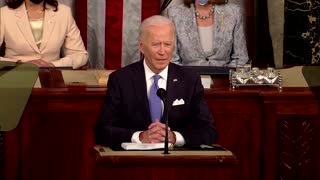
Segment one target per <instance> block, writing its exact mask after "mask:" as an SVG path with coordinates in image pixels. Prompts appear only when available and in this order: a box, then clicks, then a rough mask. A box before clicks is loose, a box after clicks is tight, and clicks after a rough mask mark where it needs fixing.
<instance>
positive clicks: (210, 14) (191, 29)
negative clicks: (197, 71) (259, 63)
mask: <svg viewBox="0 0 320 180" xmlns="http://www.w3.org/2000/svg"><path fill="white" fill-rule="evenodd" d="M167 13H168V17H169V18H170V19H171V20H172V21H173V22H174V24H175V26H176V34H177V39H176V51H175V52H176V53H175V57H174V58H173V62H174V63H176V64H180V65H192V66H219V67H224V66H228V67H235V66H236V65H237V64H245V63H246V62H247V61H248V59H249V58H248V52H247V45H246V38H245V34H244V28H243V19H242V13H241V10H240V8H239V6H237V5H235V4H227V2H225V0H222V1H221V0H184V1H183V4H181V5H177V6H172V7H170V8H169V9H168V12H167Z"/></svg>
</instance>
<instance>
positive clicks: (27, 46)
mask: <svg viewBox="0 0 320 180" xmlns="http://www.w3.org/2000/svg"><path fill="white" fill-rule="evenodd" d="M5 3H6V6H4V7H2V8H1V9H0V13H1V14H0V17H1V20H0V28H1V29H0V45H3V43H4V48H5V53H4V56H3V57H0V60H7V61H18V60H20V61H22V62H25V63H32V64H35V65H37V66H40V67H54V66H57V67H72V68H74V69H77V68H79V67H81V66H83V65H85V64H86V63H87V60H88V55H87V51H86V50H85V46H84V44H83V41H82V38H81V36H80V31H79V29H78V27H77V25H76V23H75V21H74V19H73V16H72V13H71V10H70V8H69V7H67V6H65V5H63V4H59V3H58V1H56V0H6V1H5Z"/></svg>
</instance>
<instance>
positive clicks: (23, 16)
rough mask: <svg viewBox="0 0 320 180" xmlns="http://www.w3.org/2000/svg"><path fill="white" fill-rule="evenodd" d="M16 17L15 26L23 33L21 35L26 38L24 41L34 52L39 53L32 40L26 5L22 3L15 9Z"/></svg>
mask: <svg viewBox="0 0 320 180" xmlns="http://www.w3.org/2000/svg"><path fill="white" fill-rule="evenodd" d="M15 15H16V16H17V18H18V20H17V26H18V28H19V30H20V32H21V33H22V34H23V37H24V38H25V39H26V41H27V42H28V43H29V45H30V46H31V47H32V49H34V50H35V51H36V52H38V53H40V50H39V48H38V46H37V45H36V42H35V40H34V37H33V34H32V31H31V27H30V23H29V19H28V15H27V10H26V7H25V5H24V3H23V5H21V6H20V7H19V8H17V10H16V14H15Z"/></svg>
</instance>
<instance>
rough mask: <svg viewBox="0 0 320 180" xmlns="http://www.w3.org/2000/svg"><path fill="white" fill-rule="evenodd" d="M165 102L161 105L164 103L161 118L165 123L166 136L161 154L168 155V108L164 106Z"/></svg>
mask: <svg viewBox="0 0 320 180" xmlns="http://www.w3.org/2000/svg"><path fill="white" fill-rule="evenodd" d="M166 102H167V101H166V100H164V101H163V103H164V112H163V114H164V116H163V118H164V119H163V120H164V121H165V123H166V135H165V138H164V151H163V154H170V153H169V132H168V129H169V128H168V108H167V106H166V104H165V103H166Z"/></svg>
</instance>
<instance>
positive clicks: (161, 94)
mask: <svg viewBox="0 0 320 180" xmlns="http://www.w3.org/2000/svg"><path fill="white" fill-rule="evenodd" d="M157 96H158V97H159V98H160V99H161V100H162V102H163V106H164V111H163V116H162V121H164V122H165V123H166V126H165V128H166V129H165V133H166V134H165V138H164V152H163V154H170V153H169V137H168V136H169V132H168V106H167V92H166V90H164V89H163V88H159V89H158V90H157Z"/></svg>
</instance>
